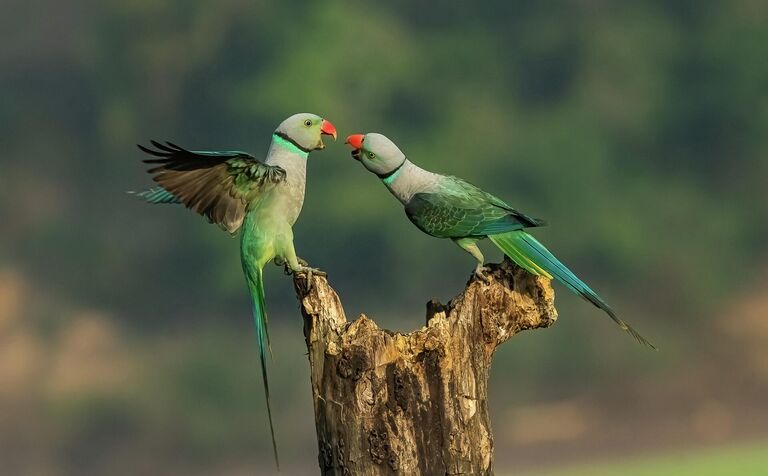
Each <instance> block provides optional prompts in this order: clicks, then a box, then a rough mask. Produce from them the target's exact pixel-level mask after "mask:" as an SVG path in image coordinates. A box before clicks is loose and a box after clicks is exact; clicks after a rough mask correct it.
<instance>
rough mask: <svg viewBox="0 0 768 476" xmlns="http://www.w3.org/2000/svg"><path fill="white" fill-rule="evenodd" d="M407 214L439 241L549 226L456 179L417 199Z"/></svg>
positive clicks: (418, 195)
mask: <svg viewBox="0 0 768 476" xmlns="http://www.w3.org/2000/svg"><path fill="white" fill-rule="evenodd" d="M405 213H406V215H408V218H409V219H410V220H411V221H412V222H413V223H414V224H415V225H416V226H417V227H419V229H421V230H422V231H424V232H425V233H427V234H430V235H432V236H436V237H438V238H465V237H482V236H487V235H495V234H498V233H505V232H508V231H513V230H521V229H523V228H530V227H536V226H543V225H545V224H546V223H545V222H544V220H540V219H538V218H532V217H529V216H527V215H525V214H523V213H520V212H519V211H517V210H515V209H514V208H512V207H510V206H509V205H507V204H506V203H504V202H503V201H502V200H501V199H499V198H497V197H495V196H493V195H491V194H490V193H487V192H484V191H482V190H480V189H479V188H477V187H475V186H474V185H472V184H470V183H468V182H465V181H463V180H461V179H458V178H455V177H446V178H445V180H444V182H443V183H442V184H440V186H439V187H438V188H437V189H436V190H435V191H433V192H429V193H417V194H416V195H414V196H413V198H411V200H410V201H409V202H408V203H407V204H406V205H405Z"/></svg>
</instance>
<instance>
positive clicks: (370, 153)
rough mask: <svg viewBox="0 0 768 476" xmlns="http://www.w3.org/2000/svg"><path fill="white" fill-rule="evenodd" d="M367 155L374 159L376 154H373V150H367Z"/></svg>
mask: <svg viewBox="0 0 768 476" xmlns="http://www.w3.org/2000/svg"><path fill="white" fill-rule="evenodd" d="M368 157H370V158H371V159H375V158H376V154H374V153H373V152H368Z"/></svg>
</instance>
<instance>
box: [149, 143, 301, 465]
mask: <svg viewBox="0 0 768 476" xmlns="http://www.w3.org/2000/svg"><path fill="white" fill-rule="evenodd" d="M152 144H153V145H154V146H155V147H156V148H157V150H153V149H148V148H145V147H142V146H139V148H140V149H141V150H142V151H144V152H146V153H148V154H150V155H153V156H155V157H158V158H156V159H149V160H145V161H144V162H145V163H149V164H153V165H155V167H153V168H152V169H150V170H149V171H148V172H149V173H151V174H153V175H154V176H153V179H154V180H155V182H157V183H158V184H159V185H160V187H155V188H152V189H149V190H146V191H144V192H140V193H137V194H136V195H137V196H138V197H140V198H142V199H144V200H146V201H147V202H149V203H155V204H159V203H181V204H183V205H185V206H186V207H187V208H190V209H192V210H194V211H196V212H197V213H199V214H201V215H203V216H205V217H206V218H208V220H209V221H210V222H211V223H214V224H216V225H218V226H219V227H221V228H222V229H224V230H226V231H228V232H229V233H231V234H234V233H236V232H237V231H238V230H240V229H241V228H243V232H242V234H241V254H240V257H241V262H242V266H243V272H244V273H245V278H246V282H247V284H248V290H249V292H250V295H251V301H252V308H253V320H254V324H255V327H256V340H257V345H258V350H259V360H260V363H261V372H262V377H263V382H264V395H265V399H266V405H267V417H268V419H269V430H270V434H271V436H272V449H273V451H274V457H275V463H276V464H277V466H278V468H279V466H280V463H279V459H278V453H277V442H276V440H275V429H274V425H273V422H272V405H271V402H270V397H269V380H268V374H267V352H268V351H269V352H270V354H271V349H270V344H269V333H268V330H267V312H266V303H265V299H264V284H263V279H262V268H263V267H264V264H265V263H266V262H267V261H269V260H270V259H272V257H273V256H274V246H272V245H271V244H270V242H269V240H268V238H269V236H268V235H269V234H270V231H273V230H271V229H270V227H268V226H265V227H261V228H259V227H258V226H257V224H256V223H254V221H257V218H255V214H256V213H257V212H260V213H261V215H260V216H264V210H258V208H257V207H254V204H255V203H257V202H258V201H259V200H260V199H261V198H262V197H263V196H264V195H267V194H268V193H269V191H270V190H271V189H272V188H273V186H274V185H276V184H278V183H280V182H282V181H284V180H285V177H286V172H285V170H283V169H282V168H280V167H277V166H271V165H267V164H265V163H263V162H261V161H259V160H257V159H256V158H255V157H253V156H251V155H249V154H246V153H245V152H237V151H231V152H207V151H189V150H187V149H184V148H182V147H179V146H177V145H175V144H171V143H166V144H160V143H158V142H154V141H152ZM268 213H269V212H267V214H268ZM244 223H245V224H246V226H243V224H244Z"/></svg>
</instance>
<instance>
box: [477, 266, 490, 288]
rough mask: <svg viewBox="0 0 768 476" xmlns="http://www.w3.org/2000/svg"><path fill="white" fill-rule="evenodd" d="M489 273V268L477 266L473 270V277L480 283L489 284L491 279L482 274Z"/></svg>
mask: <svg viewBox="0 0 768 476" xmlns="http://www.w3.org/2000/svg"><path fill="white" fill-rule="evenodd" d="M490 271H491V270H490V268H488V267H486V266H482V265H477V267H476V268H475V273H474V274H475V277H476V278H477V279H479V280H480V281H482V282H483V283H485V284H490V283H491V279H490V278H489V277H488V276H486V275H485V274H484V273H490Z"/></svg>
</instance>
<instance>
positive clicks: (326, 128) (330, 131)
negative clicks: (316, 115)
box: [320, 119, 336, 140]
mask: <svg viewBox="0 0 768 476" xmlns="http://www.w3.org/2000/svg"><path fill="white" fill-rule="evenodd" d="M320 132H322V133H323V134H325V135H327V136H331V137H333V140H336V126H334V125H333V124H331V121H326V120H325V119H323V122H321V123H320Z"/></svg>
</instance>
